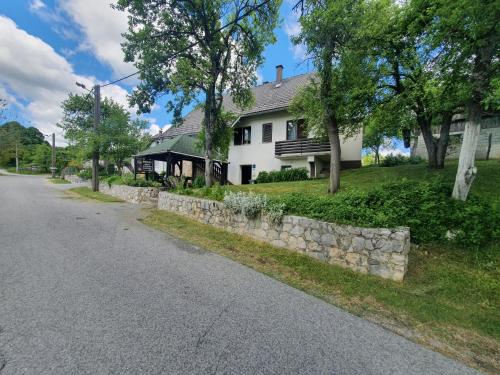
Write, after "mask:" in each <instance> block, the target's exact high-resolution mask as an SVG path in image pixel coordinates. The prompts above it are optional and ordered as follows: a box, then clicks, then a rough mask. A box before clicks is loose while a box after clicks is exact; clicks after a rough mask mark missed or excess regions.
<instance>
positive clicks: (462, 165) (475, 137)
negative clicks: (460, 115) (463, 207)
mask: <svg viewBox="0 0 500 375" xmlns="http://www.w3.org/2000/svg"><path fill="white" fill-rule="evenodd" d="M481 115H482V109H481V104H480V102H475V103H472V104H471V106H470V109H469V119H468V121H467V122H466V123H465V130H464V135H463V140H462V147H461V149H460V158H459V159H458V169H457V176H456V178H455V186H454V187H453V194H452V197H453V198H455V199H460V200H463V201H465V200H466V199H467V195H468V194H469V190H470V187H471V185H472V182H473V181H474V178H475V177H476V174H477V168H476V167H475V166H474V160H475V158H476V150H477V143H478V141H479V133H480V131H481Z"/></svg>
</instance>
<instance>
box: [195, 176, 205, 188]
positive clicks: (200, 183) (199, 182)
mask: <svg viewBox="0 0 500 375" xmlns="http://www.w3.org/2000/svg"><path fill="white" fill-rule="evenodd" d="M204 186H205V176H196V177H195V179H194V180H193V187H194V188H196V189H199V188H202V187H204Z"/></svg>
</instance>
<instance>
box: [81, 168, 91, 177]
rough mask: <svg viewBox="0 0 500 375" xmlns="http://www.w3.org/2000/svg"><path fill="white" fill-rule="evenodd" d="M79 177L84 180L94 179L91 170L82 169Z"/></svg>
mask: <svg viewBox="0 0 500 375" xmlns="http://www.w3.org/2000/svg"><path fill="white" fill-rule="evenodd" d="M77 175H78V177H80V178H81V179H82V180H90V179H91V178H92V169H90V168H86V169H82V170H81V171H80V172H78V174H77Z"/></svg>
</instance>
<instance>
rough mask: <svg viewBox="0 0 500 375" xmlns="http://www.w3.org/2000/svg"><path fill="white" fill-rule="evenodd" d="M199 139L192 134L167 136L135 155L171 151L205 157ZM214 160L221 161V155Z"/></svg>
mask: <svg viewBox="0 0 500 375" xmlns="http://www.w3.org/2000/svg"><path fill="white" fill-rule="evenodd" d="M197 140H198V137H197V136H195V135H192V134H181V135H177V136H175V137H173V138H165V139H163V140H161V141H160V143H158V144H153V145H152V146H151V147H149V148H148V149H147V150H144V151H141V152H139V153H138V154H137V155H134V156H137V157H144V156H154V155H161V154H166V153H168V152H171V153H173V154H181V155H187V156H192V157H196V158H201V159H204V158H205V155H204V153H203V151H202V150H200V149H199V147H197V144H196V142H197ZM214 160H217V161H220V160H221V158H220V156H219V155H216V156H215V159H214Z"/></svg>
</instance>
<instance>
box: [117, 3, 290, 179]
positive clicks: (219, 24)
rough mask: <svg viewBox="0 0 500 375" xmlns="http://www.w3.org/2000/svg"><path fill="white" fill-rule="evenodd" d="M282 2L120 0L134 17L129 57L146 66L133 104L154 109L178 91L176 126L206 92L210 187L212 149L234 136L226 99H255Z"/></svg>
mask: <svg viewBox="0 0 500 375" xmlns="http://www.w3.org/2000/svg"><path fill="white" fill-rule="evenodd" d="M280 3H281V1H279V0H261V1H258V0H247V1H243V2H242V1H239V0H198V1H179V0H166V1H161V2H158V1H156V0H143V1H134V0H119V1H118V5H117V6H116V7H117V8H118V9H120V10H123V11H127V12H128V14H129V30H128V32H127V33H126V34H125V39H126V41H125V43H124V44H123V50H124V52H125V60H126V61H129V62H134V63H135V65H136V67H137V68H138V69H139V71H140V79H141V83H140V84H139V85H138V87H137V89H136V90H135V91H134V93H133V94H132V96H131V104H137V105H138V106H139V110H140V112H149V111H150V109H151V106H152V105H153V103H154V101H155V97H156V96H157V95H158V94H160V93H168V94H172V97H173V98H172V99H171V100H169V101H168V103H167V110H173V113H174V123H176V124H178V123H180V121H181V113H182V109H183V108H184V107H185V106H186V105H187V104H189V103H191V102H193V101H195V100H196V99H197V98H200V97H202V102H203V112H204V118H203V137H204V146H205V147H204V148H205V181H206V184H207V186H210V185H211V184H212V180H213V178H212V177H213V161H212V157H213V150H214V148H216V147H220V145H217V144H214V141H217V140H220V141H223V140H227V139H228V137H227V136H224V133H227V130H228V127H229V126H228V123H227V122H226V119H227V117H228V116H226V115H225V113H224V110H223V107H222V104H223V96H224V95H229V96H231V98H232V99H233V101H234V102H235V103H236V104H238V105H239V106H240V107H244V106H245V105H248V104H250V102H251V100H252V96H251V92H250V87H251V86H252V85H253V84H254V83H255V71H256V68H257V67H258V66H259V65H260V64H261V63H262V61H263V58H262V52H263V50H264V47H265V46H266V45H267V44H269V43H273V42H274V41H275V37H274V34H273V30H274V28H275V27H276V25H277V22H278V13H279V5H280ZM223 25H227V26H226V27H224V28H223ZM220 134H222V136H217V135H220ZM222 148H223V147H222Z"/></svg>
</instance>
